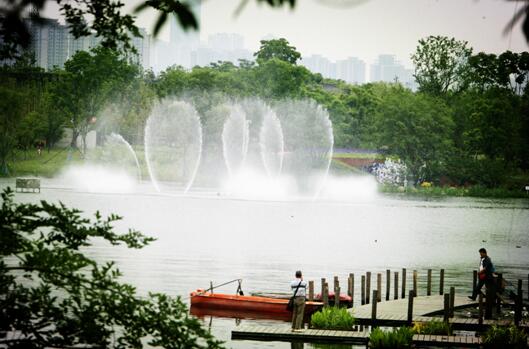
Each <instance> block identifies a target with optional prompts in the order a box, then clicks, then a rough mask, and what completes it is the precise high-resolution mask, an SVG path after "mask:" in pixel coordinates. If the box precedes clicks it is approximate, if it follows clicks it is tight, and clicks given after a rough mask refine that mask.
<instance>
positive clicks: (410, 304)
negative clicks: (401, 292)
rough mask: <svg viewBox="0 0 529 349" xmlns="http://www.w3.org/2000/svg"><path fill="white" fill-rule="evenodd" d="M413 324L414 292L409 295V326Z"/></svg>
mask: <svg viewBox="0 0 529 349" xmlns="http://www.w3.org/2000/svg"><path fill="white" fill-rule="evenodd" d="M412 322H413V291H410V294H409V295H408V326H411V324H412Z"/></svg>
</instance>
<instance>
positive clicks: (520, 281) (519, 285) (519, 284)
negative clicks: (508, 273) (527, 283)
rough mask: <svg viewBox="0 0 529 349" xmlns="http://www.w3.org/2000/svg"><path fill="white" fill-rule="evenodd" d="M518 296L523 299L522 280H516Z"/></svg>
mask: <svg viewBox="0 0 529 349" xmlns="http://www.w3.org/2000/svg"><path fill="white" fill-rule="evenodd" d="M518 294H519V295H521V296H522V299H523V290H522V279H519V280H518Z"/></svg>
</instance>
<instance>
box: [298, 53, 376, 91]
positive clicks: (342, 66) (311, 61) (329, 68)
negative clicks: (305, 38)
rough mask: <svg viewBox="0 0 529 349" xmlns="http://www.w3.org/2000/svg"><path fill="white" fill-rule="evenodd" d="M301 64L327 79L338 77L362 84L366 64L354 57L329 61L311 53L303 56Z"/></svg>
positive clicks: (364, 78)
mask: <svg viewBox="0 0 529 349" xmlns="http://www.w3.org/2000/svg"><path fill="white" fill-rule="evenodd" d="M301 65H303V66H305V67H306V68H307V69H309V70H310V71H312V72H313V73H320V74H321V75H322V76H323V77H325V78H329V79H340V80H343V81H345V82H348V83H351V84H363V83H364V82H365V80H366V77H365V73H366V65H365V63H364V61H362V60H361V59H359V58H356V57H349V58H347V59H344V60H340V61H337V62H331V61H330V60H329V59H327V58H326V57H323V56H320V55H312V56H309V57H303V58H302V59H301Z"/></svg>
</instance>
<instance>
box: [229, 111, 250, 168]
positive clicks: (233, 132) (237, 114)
mask: <svg viewBox="0 0 529 349" xmlns="http://www.w3.org/2000/svg"><path fill="white" fill-rule="evenodd" d="M229 109H230V114H229V116H228V118H227V119H226V121H225V122H224V126H223V128H222V152H223V154H224V161H225V163H226V168H227V169H228V173H229V175H230V176H234V175H236V174H237V173H238V172H239V171H240V170H241V169H242V167H243V165H244V160H245V159H246V155H247V153H248V143H249V141H250V126H249V122H248V121H247V120H246V114H245V113H244V111H243V110H242V108H241V107H240V106H239V105H237V104H233V105H230V106H229Z"/></svg>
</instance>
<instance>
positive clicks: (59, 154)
mask: <svg viewBox="0 0 529 349" xmlns="http://www.w3.org/2000/svg"><path fill="white" fill-rule="evenodd" d="M68 151H69V150H68V149H52V150H50V151H49V152H48V151H47V150H44V151H42V153H41V154H40V155H39V154H38V153H37V152H36V151H30V152H22V151H19V152H17V153H16V154H15V156H14V159H12V160H11V161H9V163H8V169H9V176H10V177H17V176H35V177H48V178H49V177H53V176H55V175H57V174H58V173H59V172H60V171H61V170H62V169H63V168H65V167H66V166H68V165H72V164H76V163H81V162H82V158H81V154H80V153H79V151H77V150H74V151H72V152H71V156H70V157H69V156H68Z"/></svg>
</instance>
